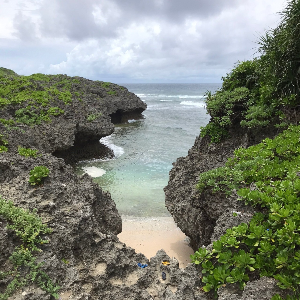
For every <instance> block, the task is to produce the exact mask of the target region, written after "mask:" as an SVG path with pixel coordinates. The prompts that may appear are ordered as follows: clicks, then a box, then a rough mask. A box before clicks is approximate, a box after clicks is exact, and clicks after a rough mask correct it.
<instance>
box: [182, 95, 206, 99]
mask: <svg viewBox="0 0 300 300" xmlns="http://www.w3.org/2000/svg"><path fill="white" fill-rule="evenodd" d="M178 98H179V99H203V98H206V96H203V95H199V96H189V95H178Z"/></svg>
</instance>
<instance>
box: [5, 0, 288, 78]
mask: <svg viewBox="0 0 300 300" xmlns="http://www.w3.org/2000/svg"><path fill="white" fill-rule="evenodd" d="M286 3H287V1H284V0H264V1H262V0H230V1H225V0H185V1H182V0H52V1H46V0H26V1H25V0H0V61H1V63H0V66H3V67H7V68H11V69H13V70H15V71H16V72H17V73H19V74H24V75H27V74H32V73H37V72H42V73H47V74H50V73H51V74H56V73H63V74H68V75H70V76H75V75H78V76H83V77H87V78H90V79H99V80H105V81H112V82H117V83H118V82H119V83H121V82H218V81H220V78H221V76H224V75H225V74H226V72H228V71H230V69H231V68H232V67H233V65H234V63H235V62H237V61H238V60H245V59H251V58H253V56H255V55H257V47H258V45H257V43H256V42H257V41H258V39H259V37H260V36H261V35H263V34H264V32H265V31H266V30H269V29H270V28H273V27H275V26H276V25H277V24H278V22H279V20H280V16H279V15H278V14H277V12H279V11H281V10H282V9H283V8H284V7H285V5H286Z"/></svg>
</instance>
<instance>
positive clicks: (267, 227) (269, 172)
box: [191, 126, 300, 299]
mask: <svg viewBox="0 0 300 300" xmlns="http://www.w3.org/2000/svg"><path fill="white" fill-rule="evenodd" d="M299 136H300V126H290V127H289V129H288V130H286V131H284V132H283V133H282V134H279V135H278V136H277V137H275V138H274V139H265V140H264V141H263V142H262V143H260V144H258V145H255V146H252V147H249V148H247V149H244V148H240V149H237V150H236V151H235V153H234V157H233V158H231V159H229V160H228V161H227V163H226V165H225V166H224V167H222V168H217V169H215V170H211V171H208V172H206V173H202V174H201V175H200V179H199V183H198V185H197V187H198V189H199V192H200V193H202V192H204V191H205V190H208V189H209V190H211V191H212V192H224V193H225V194H230V193H231V192H232V190H233V189H236V190H237V193H238V195H239V196H240V198H241V200H244V201H245V202H246V203H247V204H251V205H253V206H256V207H257V208H258V210H262V209H263V210H264V214H263V213H257V214H255V215H254V217H253V218H252V220H251V221H250V223H249V224H244V223H243V224H240V225H239V226H237V227H233V228H232V229H228V230H227V232H226V234H225V235H223V236H222V237H221V238H220V239H219V240H218V241H216V242H214V243H213V248H212V251H208V250H206V249H202V248H201V249H199V250H198V251H196V252H195V254H194V255H192V256H191V258H192V261H193V262H194V263H195V264H201V266H202V268H203V270H202V273H203V279H202V281H203V282H204V283H205V286H204V290H205V291H210V290H215V291H216V290H217V289H218V288H219V287H220V286H221V285H223V284H226V283H239V284H240V287H241V288H243V287H244V285H245V283H246V281H248V280H249V276H250V275H251V273H252V272H253V271H256V272H258V273H259V274H260V276H269V277H274V278H275V279H277V280H278V285H279V287H281V288H283V289H289V290H291V291H292V292H293V293H294V296H297V297H298V298H295V299H299V296H300V289H299V285H300V278H299V276H298V275H299V274H300V264H299V261H300V232H299V228H300V216H299V210H300V204H299V203H300V177H299V173H298V172H299V170H300V143H299ZM250 185H251V186H252V188H251V189H250ZM253 186H254V187H255V188H254V189H253ZM274 299H280V298H278V297H277V298H274ZM291 299H292V298H291Z"/></svg>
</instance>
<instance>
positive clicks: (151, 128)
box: [76, 83, 221, 217]
mask: <svg viewBox="0 0 300 300" xmlns="http://www.w3.org/2000/svg"><path fill="white" fill-rule="evenodd" d="M123 85H124V86H125V87H127V88H128V90H129V91H131V92H133V93H135V94H136V95H138V96H139V97H140V98H141V99H142V100H143V101H145V102H146V103H147V105H148V108H147V110H145V111H144V112H143V116H144V118H143V119H140V120H129V122H128V123H127V124H121V125H116V129H115V132H114V133H113V134H112V135H110V136H108V137H104V138H102V139H101V140H100V142H101V143H103V144H105V145H107V146H108V147H109V148H111V149H112V150H113V151H114V154H115V157H114V158H113V159H107V160H91V161H83V162H79V163H78V164H77V166H76V170H77V173H78V174H83V173H84V172H86V173H88V174H90V175H91V176H92V177H93V179H94V181H95V182H96V183H98V184H99V185H100V187H101V188H102V189H103V190H105V191H109V192H110V193H111V196H112V199H113V200H114V201H115V203H116V206H117V209H118V211H119V213H120V214H121V215H123V216H134V217H163V216H169V213H168V211H167V209H166V208H165V203H164V200H165V196H164V191H163V188H164V187H165V186H166V185H167V183H168V179H169V171H170V170H171V168H172V163H173V162H175V161H176V159H177V158H178V157H181V156H186V155H187V153H188V150H189V149H190V148H191V147H192V145H193V144H194V141H195V138H196V136H197V135H199V133H200V126H205V125H206V124H207V123H208V122H209V119H210V117H209V115H208V114H207V113H206V108H205V93H206V92H207V91H212V92H214V91H216V90H217V89H219V88H220V87H221V84H207V83H206V84H177V83H176V84H175V83H174V84H150V83H149V84H123Z"/></svg>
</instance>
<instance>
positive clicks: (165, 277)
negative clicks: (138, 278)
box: [161, 272, 167, 280]
mask: <svg viewBox="0 0 300 300" xmlns="http://www.w3.org/2000/svg"><path fill="white" fill-rule="evenodd" d="M161 278H162V280H166V279H167V274H166V273H165V272H161Z"/></svg>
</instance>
